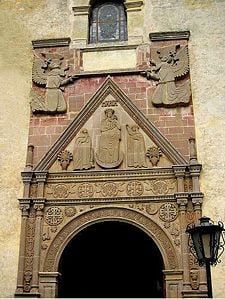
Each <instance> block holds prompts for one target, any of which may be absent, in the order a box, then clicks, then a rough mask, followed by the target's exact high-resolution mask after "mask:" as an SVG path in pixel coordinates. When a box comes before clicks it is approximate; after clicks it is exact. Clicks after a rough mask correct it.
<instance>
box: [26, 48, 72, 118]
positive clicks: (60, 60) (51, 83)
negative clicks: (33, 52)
mask: <svg viewBox="0 0 225 299" xmlns="http://www.w3.org/2000/svg"><path fill="white" fill-rule="evenodd" d="M41 54H42V57H43V58H40V57H35V59H34V63H33V70H32V80H33V82H34V83H36V84H37V85H39V86H42V87H45V89H46V91H45V95H43V94H39V93H37V92H35V91H34V90H32V92H31V98H32V99H31V109H32V111H33V113H35V112H36V113H39V112H44V113H49V114H54V113H64V112H66V108H67V107H66V101H65V99H64V96H63V90H64V87H63V86H64V85H66V84H68V83H71V82H73V81H74V80H75V79H76V77H75V76H68V77H67V71H68V70H69V66H68V63H67V61H64V57H63V56H62V55H60V54H57V53H41Z"/></svg>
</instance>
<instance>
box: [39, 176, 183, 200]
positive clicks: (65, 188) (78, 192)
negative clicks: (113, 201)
mask: <svg viewBox="0 0 225 299" xmlns="http://www.w3.org/2000/svg"><path fill="white" fill-rule="evenodd" d="M176 191H177V188H176V180H175V179H165V180H155V179H152V180H141V179H138V180H124V181H121V180H118V181H117V180H113V181H111V180H110V181H108V180H107V181H99V182H95V181H94V182H92V181H89V183H85V182H81V183H64V184H46V186H45V192H44V194H45V196H46V197H48V198H56V199H57V198H58V199H67V198H68V199H69V198H74V199H75V198H80V199H82V198H83V199H88V198H94V197H95V198H98V197H100V198H102V197H104V198H111V197H115V196H116V197H121V198H122V197H126V196H131V197H143V196H147V195H149V196H153V195H154V196H162V195H167V194H173V193H174V192H176Z"/></svg>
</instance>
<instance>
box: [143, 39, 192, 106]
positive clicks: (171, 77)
mask: <svg viewBox="0 0 225 299" xmlns="http://www.w3.org/2000/svg"><path fill="white" fill-rule="evenodd" d="M151 53H152V58H153V59H152V60H150V68H149V69H147V70H146V71H144V72H142V75H144V76H145V77H147V79H148V80H150V79H152V80H155V81H157V86H156V89H155V92H154V94H153V96H152V103H153V105H156V106H166V107H174V106H176V105H187V104H189V102H190V97H191V88H190V80H189V79H188V80H186V81H184V82H182V80H181V79H183V78H184V77H185V76H186V75H187V74H188V73H189V62H188V48H187V46H181V45H179V44H178V45H170V46H166V47H162V48H152V50H151ZM179 81H180V82H179Z"/></svg>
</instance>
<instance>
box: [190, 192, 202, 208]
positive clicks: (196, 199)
mask: <svg viewBox="0 0 225 299" xmlns="http://www.w3.org/2000/svg"><path fill="white" fill-rule="evenodd" d="M203 196H204V194H203V193H202V192H192V193H191V194H190V197H191V201H192V203H193V205H194V209H195V210H200V209H201V205H202V202H203Z"/></svg>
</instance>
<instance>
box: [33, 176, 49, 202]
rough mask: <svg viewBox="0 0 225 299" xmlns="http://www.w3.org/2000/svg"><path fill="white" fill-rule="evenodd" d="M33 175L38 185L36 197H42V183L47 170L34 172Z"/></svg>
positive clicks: (45, 177)
mask: <svg viewBox="0 0 225 299" xmlns="http://www.w3.org/2000/svg"><path fill="white" fill-rule="evenodd" d="M35 176H36V179H37V183H38V187H37V198H43V197H44V184H45V181H46V179H47V171H40V172H35Z"/></svg>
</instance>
